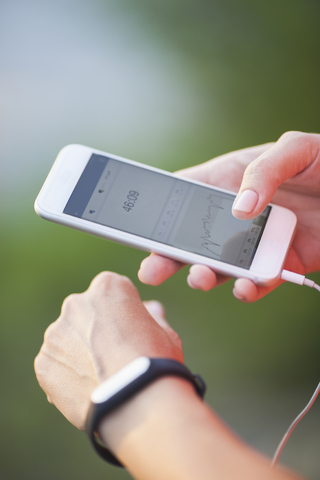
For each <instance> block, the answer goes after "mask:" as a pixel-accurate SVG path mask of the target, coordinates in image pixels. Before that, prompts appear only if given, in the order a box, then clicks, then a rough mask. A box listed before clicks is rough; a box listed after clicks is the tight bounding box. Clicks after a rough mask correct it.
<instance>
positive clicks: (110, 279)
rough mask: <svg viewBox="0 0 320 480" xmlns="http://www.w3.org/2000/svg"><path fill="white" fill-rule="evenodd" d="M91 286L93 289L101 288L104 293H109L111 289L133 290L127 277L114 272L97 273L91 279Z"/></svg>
mask: <svg viewBox="0 0 320 480" xmlns="http://www.w3.org/2000/svg"><path fill="white" fill-rule="evenodd" d="M91 286H92V287H93V288H102V289H103V290H104V291H109V290H110V289H112V288H118V289H125V290H128V289H131V290H135V287H134V285H133V283H132V282H131V280H130V279H129V278H128V277H125V276H123V275H120V274H118V273H114V272H101V273H99V275H97V276H96V277H95V278H94V279H93V281H92V283H91Z"/></svg>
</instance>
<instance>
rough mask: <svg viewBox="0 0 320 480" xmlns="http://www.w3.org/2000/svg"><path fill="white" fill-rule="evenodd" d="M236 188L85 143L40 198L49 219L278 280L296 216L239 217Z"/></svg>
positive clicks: (66, 158) (63, 156)
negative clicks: (234, 213)
mask: <svg viewBox="0 0 320 480" xmlns="http://www.w3.org/2000/svg"><path fill="white" fill-rule="evenodd" d="M235 196H236V195H235V193H232V192H229V191H226V190H223V189H221V188H217V187H212V186H209V185H207V184H203V183H199V182H196V181H191V180H189V179H185V178H183V177H179V176H177V175H174V174H172V173H168V172H165V171H163V170H159V169H157V168H153V167H150V166H146V165H143V164H140V163H137V162H133V161H131V160H127V159H124V158H121V157H118V156H116V155H111V154H109V153H104V152H100V151H98V150H94V149H92V148H89V147H85V146H82V145H69V146H67V147H65V148H63V149H62V150H61V152H60V153H59V155H58V157H57V159H56V161H55V163H54V165H53V167H52V169H51V171H50V173H49V175H48V177H47V179H46V181H45V183H44V185H43V187H42V189H41V191H40V193H39V195H38V197H37V199H36V202H35V210H36V212H37V213H38V214H39V215H40V216H41V217H43V218H45V219H47V220H51V221H53V222H56V223H60V224H63V225H67V226H69V227H72V228H76V229H78V230H82V231H84V232H88V233H92V234H94V235H98V236H100V237H103V238H107V239H109V240H113V241H116V242H119V243H122V244H125V245H130V246H133V247H136V248H139V249H142V250H146V251H148V252H155V253H158V254H160V255H163V256H166V257H169V258H173V259H176V260H179V261H181V262H183V263H187V264H203V265H207V266H209V267H210V268H212V269H213V270H214V271H216V272H219V273H222V274H224V275H228V276H232V277H242V278H249V279H251V280H253V281H254V282H255V283H256V284H260V285H271V284H272V283H274V282H276V281H277V280H278V279H279V277H280V274H281V270H282V267H283V264H284V261H285V259H286V255H287V253H288V249H289V247H290V245H291V242H292V240H293V236H294V232H295V228H296V216H295V215H294V213H292V212H291V211H290V210H288V209H285V208H282V207H279V206H277V205H269V206H268V207H267V208H266V209H265V210H264V212H263V213H262V214H261V215H259V216H258V217H257V218H255V219H253V220H249V221H246V220H238V219H236V218H234V217H233V216H232V213H231V207H232V204H233V201H234V199H235Z"/></svg>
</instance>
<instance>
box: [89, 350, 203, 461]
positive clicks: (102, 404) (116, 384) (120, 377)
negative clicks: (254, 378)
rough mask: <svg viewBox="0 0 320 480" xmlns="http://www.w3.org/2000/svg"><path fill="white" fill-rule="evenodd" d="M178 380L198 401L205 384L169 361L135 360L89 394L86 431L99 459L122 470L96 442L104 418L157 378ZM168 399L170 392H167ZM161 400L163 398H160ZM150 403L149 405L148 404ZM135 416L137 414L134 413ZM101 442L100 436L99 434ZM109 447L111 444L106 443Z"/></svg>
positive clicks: (196, 376) (115, 459)
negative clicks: (186, 383) (194, 393)
mask: <svg viewBox="0 0 320 480" xmlns="http://www.w3.org/2000/svg"><path fill="white" fill-rule="evenodd" d="M166 377H169V379H170V377H177V378H182V379H183V380H184V381H187V382H188V383H189V384H190V386H192V388H193V389H194V392H196V393H197V394H198V396H200V397H201V398H202V397H203V395H204V393H205V388H206V386H205V383H204V382H203V380H202V378H201V377H200V376H199V375H193V374H192V373H191V372H190V371H189V370H188V369H187V368H186V367H185V366H184V365H183V364H182V363H180V362H178V361H176V360H173V359H170V358H148V357H143V356H142V357H138V358H136V359H135V360H133V361H132V362H130V363H129V364H128V365H126V366H125V367H124V368H122V369H121V370H119V371H118V372H117V373H116V374H114V375H113V376H112V377H110V378H109V379H108V380H106V381H105V382H103V383H102V384H101V385H99V386H98V387H97V388H96V389H95V390H94V391H93V392H92V394H91V404H90V407H89V410H88V414H87V421H86V431H87V434H88V436H89V438H90V440H91V442H92V444H93V446H94V448H95V449H96V451H97V452H98V453H99V455H101V456H102V458H104V460H107V461H108V462H110V463H112V464H114V465H117V466H122V464H121V462H120V461H119V460H118V459H117V458H116V456H114V455H113V454H112V452H111V451H110V449H109V448H108V447H106V446H105V445H102V444H101V443H100V442H99V441H98V436H97V434H98V428H99V426H100V424H101V420H102V419H103V418H104V417H107V418H108V417H110V414H111V413H114V412H115V410H117V409H118V408H119V407H120V406H121V405H124V404H126V403H128V400H130V399H132V398H134V397H135V396H136V395H137V394H138V393H140V392H141V391H143V390H145V389H146V387H148V386H150V384H152V383H154V382H155V381H156V380H158V379H160V378H166ZM168 394H169V397H170V394H171V392H170V391H169V392H168ZM160 398H161V399H163V398H164V396H163V395H161V396H160ZM151 403H152V402H151ZM137 413H138V412H137ZM100 439H101V433H100ZM107 443H110V440H109V441H108V440H107Z"/></svg>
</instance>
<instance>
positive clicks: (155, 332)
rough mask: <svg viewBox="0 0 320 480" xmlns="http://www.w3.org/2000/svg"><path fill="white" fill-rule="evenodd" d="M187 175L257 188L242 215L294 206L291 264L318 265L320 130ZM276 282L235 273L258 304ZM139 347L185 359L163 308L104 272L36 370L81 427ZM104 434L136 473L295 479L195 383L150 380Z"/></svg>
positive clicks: (69, 306) (53, 334)
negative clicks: (93, 398) (237, 430)
mask: <svg viewBox="0 0 320 480" xmlns="http://www.w3.org/2000/svg"><path fill="white" fill-rule="evenodd" d="M248 165H249V167H248V168H246V167H247V166H248ZM244 172H245V175H244V177H243V174H244ZM181 173H182V174H183V175H185V176H189V177H190V178H195V179H196V180H201V181H204V182H207V183H211V184H215V185H219V186H221V187H223V188H228V189H231V190H234V191H237V190H239V188H240V191H239V196H240V195H241V193H242V192H246V191H247V190H250V191H252V192H254V193H253V194H249V197H247V199H245V200H246V201H245V202H242V203H241V202H240V207H241V208H242V210H241V209H240V210H239V209H238V210H237V211H234V214H235V215H237V216H238V217H239V218H240V217H241V218H251V217H254V216H256V215H258V214H259V213H260V212H261V211H262V210H263V209H264V207H265V205H266V204H267V203H268V202H270V201H271V200H272V201H273V202H274V203H279V204H281V205H284V206H287V207H288V208H291V209H292V210H294V211H295V213H296V214H297V216H298V232H297V235H296V237H295V242H294V244H293V248H292V249H291V252H290V255H289V257H288V260H287V263H286V266H285V267H286V268H287V269H289V270H293V271H295V272H297V273H303V274H304V273H307V272H312V271H316V270H320V193H319V192H320V135H309V134H301V133H288V134H285V135H284V136H282V137H281V138H280V139H279V141H278V142H277V143H276V144H274V145H270V144H268V145H262V146H260V147H253V148H250V149H246V150H242V151H238V152H233V153H231V154H228V155H225V156H223V157H219V158H218V159H216V160H214V161H210V162H207V163H206V164H203V165H200V166H199V167H194V168H193V169H188V170H185V171H183V172H181ZM242 178H243V181H242ZM241 182H242V183H241ZM283 182H284V183H283ZM280 185H281V188H278V187H279V186H280ZM277 188H278V190H277ZM276 190H277V191H276ZM248 198H249V200H248ZM250 202H251V203H250ZM248 205H249V207H250V208H249V210H248ZM237 208H239V203H238V204H237ZM244 208H245V210H246V211H244ZM181 266H182V265H181V264H178V263H177V262H173V261H171V260H168V259H165V258H162V257H160V256H157V255H152V256H151V257H148V258H147V259H145V260H144V261H143V263H142V267H141V270H140V274H139V275H140V278H141V280H142V281H145V282H146V283H150V284H154V285H156V284H159V283H161V282H162V281H164V280H165V279H166V278H168V277H169V276H170V275H173V274H174V273H175V272H176V271H177V270H178V269H179V268H181ZM226 280H227V279H226V278H224V277H222V276H216V275H215V274H214V273H213V272H212V271H211V270H210V269H207V268H206V267H203V266H197V265H195V266H193V267H191V272H190V275H189V278H188V282H189V284H190V285H191V286H192V287H193V288H201V289H202V290H209V289H210V288H213V287H214V286H216V285H217V284H220V283H222V282H224V281H226ZM276 286H277V285H276ZM274 288H275V287H274ZM271 289H272V288H262V287H256V286H255V285H254V284H253V283H252V282H250V281H248V280H244V279H238V280H237V281H236V282H235V286H234V294H235V296H236V297H237V298H239V299H241V300H242V301H246V302H252V301H255V300H257V299H258V298H260V297H261V296H263V295H265V294H267V293H268V292H269V291H270V290H271ZM141 355H146V356H149V357H165V358H173V359H175V360H178V361H180V362H183V354H182V346H181V341H180V339H179V337H178V335H177V333H176V332H174V331H173V330H172V329H171V328H170V326H169V325H168V323H167V322H166V320H165V315H164V310H163V308H162V306H161V305H160V304H159V303H158V302H146V303H142V302H141V300H140V297H139V295H138V293H137V291H136V289H135V287H134V286H133V284H132V283H131V282H130V280H128V279H127V278H126V277H123V276H120V275H117V274H115V273H110V272H104V273H102V274H100V275H98V276H97V277H96V278H95V279H94V280H93V281H92V283H91V285H90V287H89V288H88V290H87V291H86V292H84V293H82V294H76V295H71V296H70V297H68V298H67V299H66V300H65V302H64V304H63V306H62V311H61V315H60V317H59V318H58V320H57V321H56V322H54V323H53V324H52V325H51V326H50V327H49V328H48V329H47V331H46V334H45V339H44V343H43V345H42V347H41V350H40V352H39V354H38V356H37V358H36V360H35V371H36V375H37V378H38V381H39V383H40V385H41V387H42V388H43V390H44V391H45V393H46V394H47V396H48V400H49V401H50V402H51V403H53V404H54V405H56V407H57V408H58V409H59V410H60V411H61V412H62V413H63V415H64V416H65V417H66V418H67V419H68V420H69V421H70V422H71V423H72V424H73V425H75V426H76V427H77V428H79V429H80V430H83V429H84V425H85V420H86V415H87V410H88V406H89V401H90V395H91V392H92V391H93V389H94V388H95V387H96V386H98V385H99V384H100V383H101V382H103V381H104V380H105V379H107V378H109V377H110V376H111V375H112V374H113V373H115V372H117V371H118V370H119V369H121V368H122V367H123V366H125V365H127V364H128V363H129V362H130V361H131V360H133V359H135V358H136V357H138V356H141ZM99 432H100V435H101V438H102V439H103V441H104V442H105V443H106V445H107V446H108V447H109V448H110V449H111V451H112V452H113V453H114V454H115V455H116V456H117V457H118V458H119V460H120V461H121V462H123V464H124V465H125V466H126V467H127V468H128V470H129V471H130V473H131V474H132V475H133V477H134V478H136V479H139V480H140V479H141V480H150V479H151V478H152V479H153V480H158V479H159V480H160V479H161V480H163V479H166V480H171V479H172V480H180V479H181V480H189V479H190V480H191V479H192V480H194V479H197V480H204V479H210V480H212V479H219V480H233V479H234V480H242V479H243V480H250V479H252V480H253V479H254V480H256V479H259V480H260V479H262V480H264V479H266V480H267V479H270V480H272V479H274V480H286V479H287V480H288V479H294V478H297V477H296V476H295V475H294V474H292V473H290V472H287V471H284V470H282V469H280V468H275V469H271V468H270V460H269V459H266V458H264V457H263V456H261V455H260V454H259V453H257V452H256V451H254V450H253V449H252V448H250V447H249V446H247V445H246V444H245V443H244V442H242V441H241V440H240V439H239V438H238V437H237V436H236V435H235V434H234V433H233V432H232V431H231V430H230V429H229V428H228V427H227V426H226V425H224V423H223V422H222V421H221V420H220V419H219V417H218V416H217V415H216V414H215V412H214V411H213V410H212V409H210V408H209V407H208V406H207V405H206V404H205V403H204V402H203V401H202V400H200V398H199V397H198V396H197V395H196V393H195V391H194V389H193V387H192V386H191V384H189V383H188V382H187V381H185V380H182V379H179V378H163V379H161V380H157V381H156V382H154V383H153V384H151V385H150V386H148V387H147V388H146V389H144V390H143V391H141V392H140V393H139V394H137V395H136V396H135V397H133V398H132V399H130V400H129V401H128V402H126V403H125V404H124V405H123V406H121V407H119V408H118V409H117V410H115V411H114V412H113V413H111V414H110V415H108V416H107V417H106V418H105V419H103V421H102V422H101V425H100V428H99Z"/></svg>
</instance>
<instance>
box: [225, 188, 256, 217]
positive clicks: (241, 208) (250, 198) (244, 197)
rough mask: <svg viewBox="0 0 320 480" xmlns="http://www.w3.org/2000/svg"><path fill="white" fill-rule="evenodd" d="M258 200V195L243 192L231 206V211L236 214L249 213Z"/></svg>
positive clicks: (246, 191) (251, 192) (248, 191)
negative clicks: (234, 211) (235, 211)
mask: <svg viewBox="0 0 320 480" xmlns="http://www.w3.org/2000/svg"><path fill="white" fill-rule="evenodd" d="M258 200H259V195H258V194H257V192H254V191H253V190H245V191H244V192H242V193H241V194H240V196H238V197H237V198H236V200H235V202H234V204H233V207H232V209H233V210H237V212H243V213H251V212H252V211H253V210H254V208H255V206H256V205H257V203H258Z"/></svg>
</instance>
